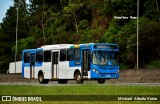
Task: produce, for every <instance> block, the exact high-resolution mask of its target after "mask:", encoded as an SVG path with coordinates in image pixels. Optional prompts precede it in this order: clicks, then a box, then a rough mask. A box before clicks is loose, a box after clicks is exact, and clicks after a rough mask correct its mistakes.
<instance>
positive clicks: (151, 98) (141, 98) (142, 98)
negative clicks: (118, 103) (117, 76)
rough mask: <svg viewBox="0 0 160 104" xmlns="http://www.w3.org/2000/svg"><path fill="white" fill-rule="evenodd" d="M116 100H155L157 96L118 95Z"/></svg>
mask: <svg viewBox="0 0 160 104" xmlns="http://www.w3.org/2000/svg"><path fill="white" fill-rule="evenodd" d="M118 100H122V101H157V100H158V99H157V97H149V96H147V97H139V96H135V97H131V96H129V97H124V96H123V97H118Z"/></svg>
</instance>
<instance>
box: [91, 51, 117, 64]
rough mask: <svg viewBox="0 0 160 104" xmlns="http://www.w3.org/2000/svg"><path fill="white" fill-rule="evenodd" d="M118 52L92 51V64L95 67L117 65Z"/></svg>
mask: <svg viewBox="0 0 160 104" xmlns="http://www.w3.org/2000/svg"><path fill="white" fill-rule="evenodd" d="M117 56H118V52H114V51H101V50H98V51H93V56H92V63H93V64H95V65H118V60H117V59H118V57H117Z"/></svg>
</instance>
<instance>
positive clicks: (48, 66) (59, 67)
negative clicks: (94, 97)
mask: <svg viewBox="0 0 160 104" xmlns="http://www.w3.org/2000/svg"><path fill="white" fill-rule="evenodd" d="M118 52H119V49H118V46H117V45H116V44H107V43H90V44H79V45H74V44H56V45H46V46H42V47H40V48H37V49H27V50H23V53H22V76H23V77H24V78H35V79H38V80H39V82H40V83H48V81H49V80H58V82H59V83H61V84H62V83H63V84H65V83H67V82H68V80H70V79H75V80H76V82H77V83H78V84H82V83H83V81H84V80H85V79H96V80H97V81H98V83H100V84H103V83H105V80H106V79H113V78H119V65H118V60H117V58H118Z"/></svg>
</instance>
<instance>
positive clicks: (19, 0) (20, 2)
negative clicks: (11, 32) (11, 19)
mask: <svg viewBox="0 0 160 104" xmlns="http://www.w3.org/2000/svg"><path fill="white" fill-rule="evenodd" d="M12 2H13V3H14V4H16V3H15V2H14V0H12ZM21 4H23V2H22V1H21V0H18V3H17V5H16V10H17V20H16V48H15V73H16V68H17V67H16V61H17V34H18V10H19V7H20V5H21ZM23 5H24V4H23Z"/></svg>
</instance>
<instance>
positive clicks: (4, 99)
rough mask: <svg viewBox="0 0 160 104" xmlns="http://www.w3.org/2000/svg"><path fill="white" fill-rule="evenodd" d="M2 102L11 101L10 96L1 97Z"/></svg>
mask: <svg viewBox="0 0 160 104" xmlns="http://www.w3.org/2000/svg"><path fill="white" fill-rule="evenodd" d="M2 101H11V96H2Z"/></svg>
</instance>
